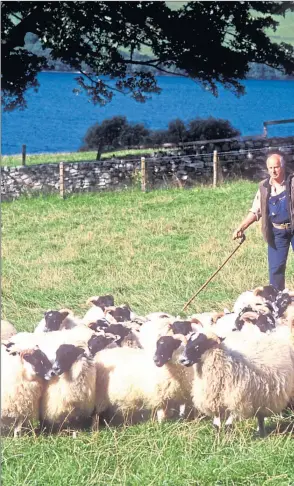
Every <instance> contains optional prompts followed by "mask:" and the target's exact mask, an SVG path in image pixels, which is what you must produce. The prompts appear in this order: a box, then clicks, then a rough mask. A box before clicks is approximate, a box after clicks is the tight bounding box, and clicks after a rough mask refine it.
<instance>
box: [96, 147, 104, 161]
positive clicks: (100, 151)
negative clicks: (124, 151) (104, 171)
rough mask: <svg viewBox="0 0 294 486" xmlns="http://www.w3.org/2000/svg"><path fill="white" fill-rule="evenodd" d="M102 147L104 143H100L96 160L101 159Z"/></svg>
mask: <svg viewBox="0 0 294 486" xmlns="http://www.w3.org/2000/svg"><path fill="white" fill-rule="evenodd" d="M102 148H103V146H102V143H99V145H98V149H97V154H96V160H101V155H102Z"/></svg>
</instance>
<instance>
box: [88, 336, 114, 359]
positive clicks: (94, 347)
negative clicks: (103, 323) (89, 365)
mask: <svg viewBox="0 0 294 486" xmlns="http://www.w3.org/2000/svg"><path fill="white" fill-rule="evenodd" d="M116 339H117V336H114V335H110V334H108V335H107V334H105V335H104V336H103V335H102V334H101V335H100V336H99V335H98V336H91V337H90V339H89V341H88V348H89V351H90V354H91V356H95V354H96V353H98V352H99V351H101V350H102V349H104V348H106V346H108V344H110V343H112V342H114V341H115V340H116Z"/></svg>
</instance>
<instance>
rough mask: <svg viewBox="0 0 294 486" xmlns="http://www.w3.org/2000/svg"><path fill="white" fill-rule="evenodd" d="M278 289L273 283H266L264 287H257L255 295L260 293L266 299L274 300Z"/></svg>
mask: <svg viewBox="0 0 294 486" xmlns="http://www.w3.org/2000/svg"><path fill="white" fill-rule="evenodd" d="M278 292H279V291H278V290H277V289H276V288H275V287H274V286H273V285H264V286H263V287H257V289H255V290H254V294H255V295H260V296H261V297H263V298H264V299H266V300H270V301H271V302H274V301H275V300H276V298H277V295H278Z"/></svg>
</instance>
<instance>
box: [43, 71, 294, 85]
mask: <svg viewBox="0 0 294 486" xmlns="http://www.w3.org/2000/svg"><path fill="white" fill-rule="evenodd" d="M40 72H41V73H55V74H80V75H82V73H80V71H58V70H56V69H53V70H43V71H40ZM160 76H164V77H169V76H170V77H172V78H175V77H176V75H174V74H172V73H170V74H165V75H161V74H159V75H157V76H155V77H157V78H158V77H160ZM187 79H189V78H188V77H187ZM245 80H246V81H251V80H256V81H293V80H294V76H290V77H281V78H255V77H252V76H249V77H247V78H245V79H244V80H241V82H242V81H245Z"/></svg>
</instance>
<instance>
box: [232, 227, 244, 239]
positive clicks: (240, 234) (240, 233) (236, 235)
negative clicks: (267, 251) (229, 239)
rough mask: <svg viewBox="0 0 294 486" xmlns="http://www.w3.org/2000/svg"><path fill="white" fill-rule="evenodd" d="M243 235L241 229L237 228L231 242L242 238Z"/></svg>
mask: <svg viewBox="0 0 294 486" xmlns="http://www.w3.org/2000/svg"><path fill="white" fill-rule="evenodd" d="M243 235H244V230H243V229H242V228H237V229H236V230H235V231H234V233H233V240H237V239H238V238H242V236H243Z"/></svg>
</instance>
